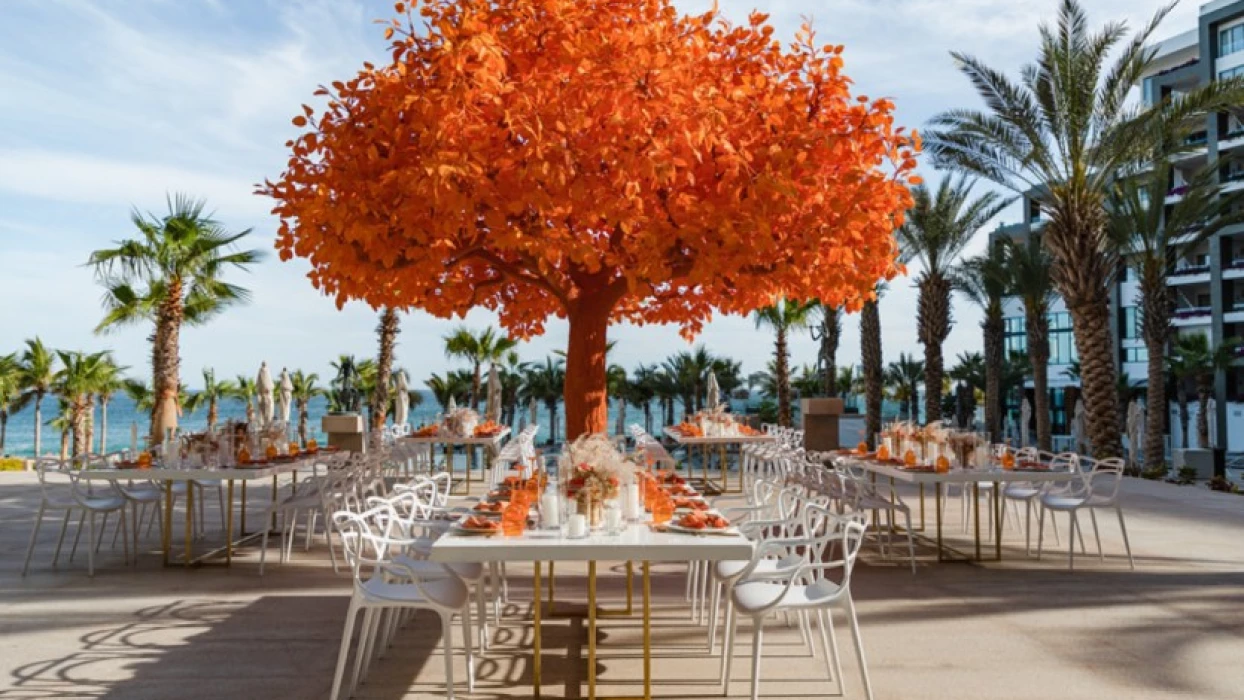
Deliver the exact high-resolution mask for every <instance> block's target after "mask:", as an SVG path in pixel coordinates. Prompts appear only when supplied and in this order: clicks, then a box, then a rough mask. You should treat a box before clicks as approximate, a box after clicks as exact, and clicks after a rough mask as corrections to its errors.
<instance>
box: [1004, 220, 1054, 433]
mask: <svg viewBox="0 0 1244 700" xmlns="http://www.w3.org/2000/svg"><path fill="white" fill-rule="evenodd" d="M1006 267H1007V272H1008V275H1009V277H1010V283H1011V294H1013V295H1015V296H1017V297H1019V299H1020V300H1021V301H1022V302H1023V303H1024V333H1025V335H1026V336H1027V338H1028V362H1029V363H1030V367H1031V369H1032V398H1033V401H1032V404H1033V405H1032V412H1033V416H1034V418H1036V423H1037V447H1038V448H1040V449H1042V450H1045V451H1047V452H1048V451H1049V450H1050V301H1051V299H1052V298H1053V296H1054V281H1053V279H1052V277H1051V276H1050V275H1051V259H1050V254H1049V251H1047V250H1046V249H1045V246H1044V245H1042V243H1041V238H1040V236H1038V235H1037V234H1035V233H1034V234H1032V235H1031V236H1029V237H1028V240H1026V241H1023V242H1020V241H1014V240H1011V241H1007V243H1006Z"/></svg>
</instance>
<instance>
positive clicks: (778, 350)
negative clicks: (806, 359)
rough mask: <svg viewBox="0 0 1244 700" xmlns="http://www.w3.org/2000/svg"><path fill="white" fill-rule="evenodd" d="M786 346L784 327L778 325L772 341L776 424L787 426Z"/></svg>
mask: <svg viewBox="0 0 1244 700" xmlns="http://www.w3.org/2000/svg"><path fill="white" fill-rule="evenodd" d="M788 352H789V351H788V350H787V348H786V329H785V328H784V327H781V326H779V327H778V329H777V342H775V343H774V357H775V359H776V365H777V367H776V375H777V376H776V377H774V379H775V380H777V399H778V425H780V426H783V427H785V428H789V427H790V425H791V415H790V365H789V359H788V356H787V353H788Z"/></svg>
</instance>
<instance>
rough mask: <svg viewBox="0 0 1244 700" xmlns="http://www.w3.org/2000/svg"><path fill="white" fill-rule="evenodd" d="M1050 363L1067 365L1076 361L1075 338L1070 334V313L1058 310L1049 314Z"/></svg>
mask: <svg viewBox="0 0 1244 700" xmlns="http://www.w3.org/2000/svg"><path fill="white" fill-rule="evenodd" d="M1049 321H1050V364H1051V365H1069V364H1071V363H1072V362H1075V361H1076V358H1077V357H1078V355H1077V354H1076V344H1075V338H1074V337H1073V336H1072V334H1071V314H1069V313H1067V312H1066V311H1060V312H1058V313H1053V314H1050V315H1049Z"/></svg>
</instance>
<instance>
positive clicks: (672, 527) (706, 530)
mask: <svg viewBox="0 0 1244 700" xmlns="http://www.w3.org/2000/svg"><path fill="white" fill-rule="evenodd" d="M665 528H666V529H667V530H669V531H670V532H681V533H683V534H685V535H728V534H732V533H734V526H733V525H731V526H730V527H702V528H699V529H696V528H692V527H683V526H682V525H679V524H678V523H675V522H671V523H669V524H668V525H666V526H665Z"/></svg>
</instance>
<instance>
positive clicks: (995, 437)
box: [981, 308, 1006, 444]
mask: <svg viewBox="0 0 1244 700" xmlns="http://www.w3.org/2000/svg"><path fill="white" fill-rule="evenodd" d="M1004 324H1005V321H1004V320H1003V318H1002V310H1001V309H1000V308H999V309H997V310H996V313H995V312H994V311H987V312H986V315H985V320H984V321H983V322H981V330H982V331H983V334H984V344H985V431H986V432H988V433H989V440H990V442H993V443H995V444H996V443H999V442H1001V441H1002V362H1003V353H1005V352H1006V348H1005V343H1006V329H1005V326H1004Z"/></svg>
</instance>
